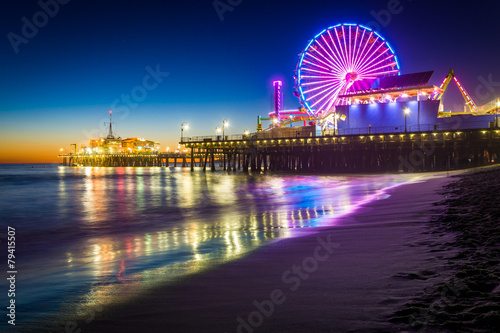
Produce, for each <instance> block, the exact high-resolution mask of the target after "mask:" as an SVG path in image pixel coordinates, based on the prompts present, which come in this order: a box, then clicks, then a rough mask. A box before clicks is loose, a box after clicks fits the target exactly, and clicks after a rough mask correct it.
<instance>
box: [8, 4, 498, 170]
mask: <svg viewBox="0 0 500 333" xmlns="http://www.w3.org/2000/svg"><path fill="white" fill-rule="evenodd" d="M55 1H56V0H42V1H41V2H42V3H54V2H55ZM60 2H61V3H64V2H67V3H66V4H59V5H58V6H59V9H58V12H57V13H56V14H55V15H53V17H49V18H48V20H47V23H46V24H44V25H43V24H42V26H41V27H40V28H38V32H37V33H36V34H34V36H32V37H30V38H26V39H24V41H25V42H26V43H20V44H19V45H17V48H18V52H17V53H16V52H15V50H14V49H15V47H13V45H12V43H11V41H10V40H9V36H11V39H12V36H13V35H12V34H10V33H13V34H16V35H17V36H20V37H21V38H24V37H23V32H22V28H23V25H24V24H25V23H24V22H23V20H22V18H23V17H26V19H27V20H28V21H29V22H33V17H34V16H35V17H38V18H39V19H40V17H42V16H40V15H38V16H37V12H39V11H41V10H42V9H41V6H40V4H39V3H38V1H24V0H22V1H13V0H10V1H5V2H4V3H3V7H2V11H1V14H0V15H1V20H0V27H1V31H0V32H1V34H2V36H3V37H2V39H1V43H0V55H1V62H0V70H1V72H2V76H1V79H0V80H1V88H2V89H1V90H0V100H1V103H0V131H1V134H0V135H1V138H2V140H3V142H8V143H9V145H7V147H5V146H3V147H2V148H1V151H0V156H1V157H2V158H1V159H0V162H15V161H21V160H23V161H30V158H26V157H25V156H26V155H28V156H30V157H31V160H33V161H44V162H57V158H56V157H55V155H57V154H58V153H59V148H64V149H69V144H71V143H83V142H84V141H86V140H88V139H89V138H90V137H96V136H97V135H98V131H101V134H104V129H103V126H102V125H103V124H102V123H103V122H104V121H105V118H106V117H107V115H108V110H110V109H113V110H114V112H115V118H114V121H115V122H117V128H116V131H117V134H118V135H120V136H122V137H137V136H142V137H145V138H148V139H151V140H156V141H159V142H160V143H161V144H162V147H163V148H166V147H167V146H170V147H175V146H177V142H178V140H179V137H180V124H181V123H182V122H184V121H187V122H188V123H189V125H190V128H189V130H188V131H186V132H185V135H186V136H196V135H213V134H214V129H215V127H216V126H221V123H222V120H223V119H227V120H228V121H229V122H230V128H229V129H228V133H229V134H238V133H242V132H243V131H244V130H245V129H248V130H250V131H253V130H254V128H255V123H256V118H257V115H266V114H267V113H268V112H269V111H270V110H271V95H272V89H271V82H272V80H273V79H278V78H279V79H282V80H283V81H284V93H285V108H287V109H292V108H297V107H298V106H299V104H298V100H297V99H296V98H295V97H294V96H293V70H294V69H295V66H296V63H297V61H298V54H299V53H300V52H301V51H302V50H303V48H304V47H305V46H306V45H307V43H308V41H309V40H310V39H311V38H313V37H314V36H315V35H316V34H317V33H319V32H320V31H322V30H323V29H324V28H326V27H329V26H332V25H335V24H337V23H360V24H365V25H366V24H369V22H370V21H372V22H377V21H376V18H375V16H377V14H376V13H379V14H380V15H381V16H380V17H379V22H378V23H377V25H379V26H380V27H377V28H378V29H377V30H379V32H380V33H381V34H382V35H383V36H384V37H385V38H386V39H387V40H389V41H390V42H391V44H392V45H393V47H394V49H395V52H396V54H397V55H398V58H399V60H400V64H401V68H402V72H403V73H412V72H420V71H427V70H434V71H435V73H434V76H433V77H432V79H431V84H435V85H439V84H440V83H441V81H442V80H443V78H444V77H445V76H446V74H447V72H448V70H449V68H453V69H454V70H455V72H456V74H457V77H458V78H459V79H460V81H461V82H462V84H463V85H464V86H465V88H466V89H467V90H468V91H469V93H470V94H471V96H472V97H473V99H474V100H475V101H476V103H477V104H478V105H482V104H484V103H486V102H489V101H490V100H491V99H493V98H494V97H496V96H497V95H498V96H500V66H498V60H497V59H498V54H499V53H500V52H499V51H500V42H498V41H496V36H498V32H499V29H500V25H499V24H498V15H499V13H500V4H499V3H498V2H493V1H489V2H477V3H474V4H471V5H467V6H465V5H464V4H459V3H457V2H456V1H439V2H437V1H423V0H422V1H420V0H413V1H410V0H402V1H395V0H391V1H350V2H347V1H331V0H330V1H321V0H309V1H293V0H289V1H273V0H254V1H252V0H243V1H237V0H232V1H227V0H221V1H220V3H225V4H228V3H233V4H237V5H236V6H232V7H231V9H232V11H226V12H224V13H223V14H222V15H223V18H224V20H223V21H221V19H220V17H219V15H218V13H217V11H216V9H215V8H214V5H213V0H203V1H202V0H196V1H175V2H174V1H159V0H157V1H154V0H143V1H99V2H98V1H83V0H71V1H68V0H64V1H63V0H60ZM51 8H52V9H53V7H51ZM388 9H390V10H392V11H393V14H390V17H389V18H388V17H387V16H384V15H383V14H384V13H389V11H388ZM373 13H375V15H373ZM42 18H43V17H42ZM42 23H43V22H42ZM371 26H372V27H373V25H371ZM25 30H26V29H25ZM31 33H33V32H32V31H31ZM9 34H10V35H9ZM147 67H149V68H150V70H149V71H154V70H155V69H156V68H157V67H158V68H159V69H160V72H168V73H169V74H168V76H166V74H163V75H162V76H160V77H159V79H160V80H161V82H157V81H155V80H154V78H149V79H148V80H146V85H147V87H148V88H149V90H145V89H144V86H145V84H144V78H145V76H146V75H148V73H149V71H148V70H147V69H146V68H147ZM488 80H489V81H491V83H490V84H485V83H484V82H487V81H488ZM496 82H499V83H498V84H497V83H496ZM452 88H453V89H450V90H449V92H448V94H447V96H445V100H444V102H445V108H447V109H456V110H462V108H463V100H462V99H461V97H460V94H459V92H458V90H457V89H455V87H452ZM144 91H146V93H147V95H141V94H140V93H141V92H144ZM133 92H135V93H136V95H135V96H140V98H139V100H135V101H134V100H131V101H129V103H135V104H132V105H129V106H127V104H126V102H123V101H120V100H121V98H122V96H126V95H131V93H133ZM137 94H139V95H137ZM116 100H118V101H119V103H117V104H116V103H115V101H116ZM113 104H115V105H113ZM21 152H23V154H21Z"/></svg>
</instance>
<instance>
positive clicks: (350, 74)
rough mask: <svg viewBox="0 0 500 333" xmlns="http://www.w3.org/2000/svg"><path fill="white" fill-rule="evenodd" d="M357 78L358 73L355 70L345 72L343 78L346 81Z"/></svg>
mask: <svg viewBox="0 0 500 333" xmlns="http://www.w3.org/2000/svg"><path fill="white" fill-rule="evenodd" d="M357 79H358V73H356V72H351V73H347V74H346V75H345V80H346V81H347V82H351V81H356V80H357Z"/></svg>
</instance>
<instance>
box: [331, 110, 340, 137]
mask: <svg viewBox="0 0 500 333" xmlns="http://www.w3.org/2000/svg"><path fill="white" fill-rule="evenodd" d="M339 118H340V115H338V114H337V113H335V117H334V119H335V127H334V129H333V130H334V135H335V136H337V133H338V132H337V126H338V121H339Z"/></svg>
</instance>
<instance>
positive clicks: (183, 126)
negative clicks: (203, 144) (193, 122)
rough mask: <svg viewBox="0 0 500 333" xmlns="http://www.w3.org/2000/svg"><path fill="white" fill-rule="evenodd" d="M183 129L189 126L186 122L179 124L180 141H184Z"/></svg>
mask: <svg viewBox="0 0 500 333" xmlns="http://www.w3.org/2000/svg"><path fill="white" fill-rule="evenodd" d="M184 129H189V126H188V123H187V122H183V123H182V124H181V142H183V141H184Z"/></svg>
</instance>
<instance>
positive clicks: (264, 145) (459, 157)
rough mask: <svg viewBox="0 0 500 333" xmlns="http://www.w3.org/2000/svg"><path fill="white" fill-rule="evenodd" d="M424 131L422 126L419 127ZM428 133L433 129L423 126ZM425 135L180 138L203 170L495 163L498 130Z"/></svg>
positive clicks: (398, 168)
mask: <svg viewBox="0 0 500 333" xmlns="http://www.w3.org/2000/svg"><path fill="white" fill-rule="evenodd" d="M421 127H426V126H421ZM429 127H430V128H432V129H434V126H432V127H431V126H429ZM430 128H426V130H421V131H415V132H389V133H374V132H373V131H372V130H374V129H370V130H369V131H370V132H371V133H370V132H368V133H363V134H345V135H322V136H316V137H274V136H273V134H272V132H269V133H262V134H266V135H260V136H259V137H257V135H241V136H232V137H227V138H226V139H224V140H221V139H220V138H219V137H194V138H184V140H183V141H182V142H181V144H184V145H185V146H186V147H187V148H190V149H191V156H190V161H191V163H190V166H191V169H193V168H194V164H193V162H194V161H195V159H198V160H199V159H200V158H201V159H202V167H203V170H206V169H207V168H210V169H211V170H216V163H214V161H215V157H217V156H219V157H220V156H221V157H222V158H221V161H222V163H221V164H222V166H221V168H222V169H223V170H227V171H236V170H243V171H245V172H248V171H249V170H251V171H263V172H265V171H268V170H270V171H278V172H306V173H309V172H317V173H319V172H325V173H337V172H339V173H340V172H347V173H350V172H422V171H443V170H452V169H463V168H469V167H478V166H484V165H489V164H494V163H498V158H499V156H500V131H499V130H498V129H491V128H479V129H469V130H460V131H457V130H447V131H444V130H443V131H439V130H430Z"/></svg>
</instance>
